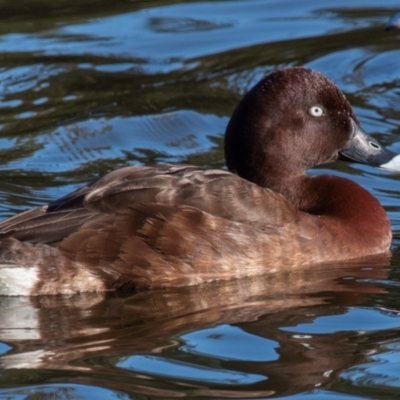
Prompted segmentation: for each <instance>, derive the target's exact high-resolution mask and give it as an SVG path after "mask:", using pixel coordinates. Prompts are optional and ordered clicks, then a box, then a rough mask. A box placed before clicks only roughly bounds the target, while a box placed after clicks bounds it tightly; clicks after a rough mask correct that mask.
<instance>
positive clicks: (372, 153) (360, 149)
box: [339, 120, 400, 171]
mask: <svg viewBox="0 0 400 400" xmlns="http://www.w3.org/2000/svg"><path fill="white" fill-rule="evenodd" d="M352 125H353V132H352V134H351V138H350V141H349V143H347V146H346V147H345V148H344V149H343V150H342V151H340V152H339V154H340V158H341V159H342V160H346V161H354V162H358V163H361V164H368V165H373V166H374V167H380V168H384V169H388V170H392V171H400V155H399V154H396V153H394V152H392V151H390V150H387V149H385V148H384V147H383V146H382V145H380V144H379V142H377V141H376V140H375V139H373V138H372V137H370V136H368V135H367V134H366V133H365V132H364V131H363V130H362V128H361V127H360V126H359V125H358V124H357V123H356V122H355V121H353V120H352Z"/></svg>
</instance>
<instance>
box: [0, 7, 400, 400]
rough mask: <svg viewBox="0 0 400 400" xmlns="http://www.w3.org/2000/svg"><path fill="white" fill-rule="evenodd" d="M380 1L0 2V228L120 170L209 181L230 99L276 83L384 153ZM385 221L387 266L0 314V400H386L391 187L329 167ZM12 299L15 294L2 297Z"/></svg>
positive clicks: (399, 281) (395, 118)
mask: <svg viewBox="0 0 400 400" xmlns="http://www.w3.org/2000/svg"><path fill="white" fill-rule="evenodd" d="M399 9H400V3H399V2H398V1H397V0H396V1H394V0H393V1H389V0H373V1H372V0H371V1H365V0H363V1H354V2H351V1H348V0H346V1H344V0H332V1H329V2H316V1H314V2H312V1H309V0H307V1H306V0H292V1H288V0H264V1H261V0H246V1H245V0H243V1H213V2H201V1H150V0H149V1H133V0H132V1H123V0H120V1H101V0H80V1H79V2H70V1H68V2H67V1H65V0H59V1H46V0H42V1H34V0H18V1H13V2H12V1H8V0H4V1H1V2H0V35H1V36H0V128H1V130H0V160H1V161H0V162H1V175H2V178H1V180H0V196H1V198H0V205H1V206H0V217H1V218H4V217H7V216H10V215H12V214H14V213H15V212H17V211H20V210H23V209H26V208H28V207H32V206H36V205H40V204H43V203H44V202H46V201H48V200H50V199H53V198H55V197H57V196H61V195H63V194H66V193H67V192H68V191H70V190H72V189H73V188H75V187H76V186H77V185H79V184H82V183H83V182H87V181H89V180H91V179H92V178H94V177H95V176H97V175H98V174H103V173H106V172H108V171H110V170H112V169H115V168H118V167H121V166H124V165H128V164H150V163H163V162H178V163H191V164H196V165H202V166H207V167H216V168H220V167H223V166H224V155H223V147H222V141H223V132H224V129H225V125H226V123H227V121H228V118H229V116H230V114H231V112H232V110H233V108H234V106H235V105H236V103H237V102H238V100H239V99H240V97H241V95H242V94H243V93H244V92H245V91H246V90H247V89H248V88H249V87H250V86H251V85H253V84H254V83H255V82H256V81H257V80H258V79H260V78H261V77H262V76H263V75H264V74H265V73H267V72H269V71H271V70H274V69H275V68H277V67H282V66H287V65H306V66H308V67H311V68H314V69H317V70H319V71H321V72H323V73H325V74H326V75H328V76H329V77H330V78H332V79H334V80H335V81H336V82H337V84H338V85H339V86H340V87H341V88H342V89H343V90H344V92H345V93H346V95H347V96H348V98H349V100H350V101H351V103H352V104H353V106H354V108H355V110H356V113H357V114H358V116H359V118H360V120H361V122H362V124H363V126H364V128H365V129H366V131H368V132H371V133H373V135H374V136H375V137H376V138H377V139H378V140H380V141H381V142H383V143H384V144H385V145H387V146H388V147H390V148H391V149H392V150H394V151H397V152H400V50H399V47H400V31H391V32H386V31H385V30H384V26H385V22H386V20H387V19H388V18H389V17H390V16H391V15H392V14H393V13H395V12H398V11H399ZM321 171H322V172H325V173H331V174H337V175H340V176H345V177H348V178H351V179H354V180H355V181H357V182H359V183H360V184H362V185H363V186H364V187H366V188H367V189H368V190H370V191H371V192H372V193H373V194H374V195H375V196H377V197H378V198H379V200H380V201H381V202H382V203H383V204H384V206H385V208H386V210H387V211H388V213H389V215H390V218H391V221H392V225H393V232H394V239H393V246H392V250H393V253H394V255H393V258H392V259H391V260H388V259H382V258H375V259H372V260H371V261H370V262H368V264H363V265H359V264H356V263H338V264H337V265H330V266H329V267H326V266H325V267H323V266H320V267H315V268H313V269H311V270H307V271H304V272H303V273H296V274H294V273H293V274H283V275H280V274H277V275H276V276H274V277H273V278H271V277H265V278H257V279H252V280H246V279H245V280H242V281H232V282H227V283H223V284H211V285H204V286H201V287H194V288H189V289H184V288H183V289H182V288H181V289H176V290H165V291H153V292H149V293H138V294H130V295H127V294H125V295H122V294H120V295H116V294H114V295H108V296H106V297H105V296H102V295H93V294H92V295H79V296H74V297H71V298H60V297H43V298H38V299H27V298H6V297H3V298H0V368H1V370H0V399H116V398H118V399H152V398H164V399H172V398H182V397H194V398H204V399H211V398H212V399H223V398H236V399H237V398H239V399H246V398H270V397H279V398H285V399H289V398H290V399H296V400H300V399H302V400H303V399H326V400H328V399H329V400H337V399H372V398H373V399H395V398H400V317H399V313H400V302H399V296H400V257H399V254H400V251H399V246H400V181H399V179H400V176H399V175H396V174H393V173H389V172H386V171H382V170H376V169H373V168H370V167H367V166H362V165H352V164H347V165H345V164H340V163H337V164H334V165H328V166H324V168H319V171H314V172H312V173H319V172H321ZM21 279H23V277H21Z"/></svg>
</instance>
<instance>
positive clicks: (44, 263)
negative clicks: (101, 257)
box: [0, 238, 104, 296]
mask: <svg viewBox="0 0 400 400" xmlns="http://www.w3.org/2000/svg"><path fill="white" fill-rule="evenodd" d="M78 264H79V263H76V262H74V261H73V260H70V259H69V258H68V257H66V256H65V255H63V254H62V253H61V252H60V251H59V250H58V249H57V248H55V247H51V246H49V245H46V244H37V243H35V244H32V243H28V242H20V241H19V240H17V239H14V238H4V239H2V240H0V296H35V295H53V294H72V293H77V292H87V291H104V283H103V280H101V279H100V278H99V277H97V276H95V275H94V274H93V273H92V272H90V271H88V270H87V269H85V268H81V267H80V265H78Z"/></svg>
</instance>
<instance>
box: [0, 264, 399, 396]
mask: <svg viewBox="0 0 400 400" xmlns="http://www.w3.org/2000/svg"><path fill="white" fill-rule="evenodd" d="M387 265H388V259H387V256H385V257H377V258H375V259H370V260H369V261H367V262H363V263H361V264H360V263H355V262H354V263H348V264H345V265H343V264H341V265H340V266H338V265H334V264H331V265H324V266H319V267H314V268H313V269H311V270H308V271H303V272H301V273H300V272H296V273H286V274H275V275H272V276H265V277H262V278H256V279H247V280H240V281H239V280H233V281H229V282H225V283H220V284H210V285H202V286H198V287H192V288H179V289H175V290H159V291H152V292H139V293H136V294H125V295H124V294H122V293H120V294H119V295H117V294H112V295H107V296H104V295H100V294H85V295H77V296H73V297H57V296H49V297H39V298H32V299H28V298H18V297H15V298H9V297H8V298H7V297H5V298H1V299H0V302H1V307H0V320H1V321H2V326H1V329H0V340H1V341H2V342H3V343H4V344H3V347H2V348H1V349H0V350H1V351H2V355H1V357H0V365H1V367H2V369H3V370H4V372H5V373H4V375H2V376H0V386H4V385H5V384H6V383H7V382H8V381H9V380H10V379H12V381H14V382H18V381H19V380H20V379H23V382H24V383H25V384H26V383H27V379H26V376H27V375H29V376H33V377H34V378H32V379H31V380H30V382H31V383H34V382H35V381H38V382H40V383H43V382H49V383H50V382H52V383H54V382H69V383H73V384H79V385H86V386H96V387H102V388H104V389H118V390H119V391H123V392H125V393H142V394H146V393H152V394H153V395H158V396H165V397H168V396H171V397H175V396H181V395H182V393H186V395H191V396H210V397H217V398H224V397H227V398H235V397H236V398H241V397H246V398H258V397H266V396H270V395H283V394H290V393H300V392H304V391H309V390H313V389H314V388H316V387H320V388H324V387H328V386H330V385H332V384H334V383H335V382H337V381H338V380H339V379H340V378H339V376H340V373H341V371H343V370H346V369H348V368H351V367H352V366H354V365H357V364H359V363H361V362H362V361H363V360H365V359H366V357H367V356H368V355H370V354H372V353H374V352H375V351H376V349H377V348H378V346H379V344H380V342H381V340H382V335H383V332H385V334H386V336H388V335H392V338H393V337H395V338H398V337H399V335H398V333H396V332H397V331H396V328H397V327H398V321H397V319H395V318H391V317H390V316H385V315H384V314H381V318H383V319H384V320H385V324H386V325H385V326H384V328H385V329H381V331H380V332H381V333H380V336H378V337H377V338H375V339H374V338H373V335H371V333H370V331H373V329H374V324H373V320H374V319H371V321H370V322H369V323H368V320H367V319H366V320H365V323H364V325H363V326H360V329H357V330H355V329H354V326H353V325H349V326H347V327H346V323H345V320H343V319H342V320H341V321H340V322H339V323H338V325H337V326H331V329H328V330H326V331H324V332H321V331H318V328H317V329H316V330H315V331H313V328H312V326H313V325H314V326H317V325H318V320H320V319H321V318H323V317H327V316H329V317H332V316H337V317H339V316H342V315H346V313H348V312H352V311H351V310H354V307H356V309H359V308H360V307H363V308H364V309H366V310H367V309H370V308H371V307H372V304H373V303H374V301H375V300H374V299H376V298H380V296H382V295H383V294H384V293H385V292H386V290H385V288H384V285H383V284H382V283H380V282H384V281H385V280H386V279H387V278H388V271H389V270H388V267H387ZM349 310H350V311H349ZM395 311H396V310H392V312H395ZM375 312H378V311H376V310H375ZM332 321H334V318H333V319H332ZM316 323H317V325H315V324H316ZM307 326H310V327H311V328H310V329H308V328H305V327H307ZM382 326H383V325H382V324H381V328H382ZM7 346H10V347H11V349H10V348H9V347H7ZM51 371H57V375H54V374H53V373H52V372H51ZM60 371H62V372H60ZM77 372H79V373H78V374H77ZM46 387H47V386H46Z"/></svg>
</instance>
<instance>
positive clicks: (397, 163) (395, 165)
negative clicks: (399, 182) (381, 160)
mask: <svg viewBox="0 0 400 400" xmlns="http://www.w3.org/2000/svg"><path fill="white" fill-rule="evenodd" d="M380 167H381V168H384V169H389V170H391V171H400V155H397V156H395V157H393V158H392V159H391V160H390V161H389V162H387V163H386V164H382V165H381V166H380Z"/></svg>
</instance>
